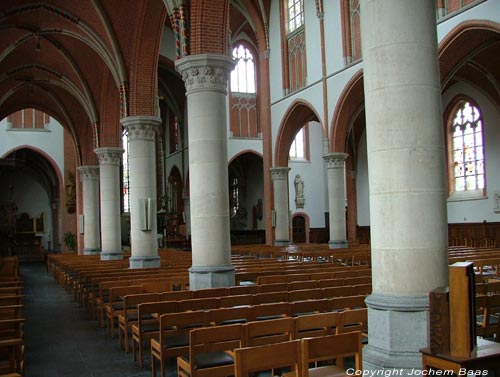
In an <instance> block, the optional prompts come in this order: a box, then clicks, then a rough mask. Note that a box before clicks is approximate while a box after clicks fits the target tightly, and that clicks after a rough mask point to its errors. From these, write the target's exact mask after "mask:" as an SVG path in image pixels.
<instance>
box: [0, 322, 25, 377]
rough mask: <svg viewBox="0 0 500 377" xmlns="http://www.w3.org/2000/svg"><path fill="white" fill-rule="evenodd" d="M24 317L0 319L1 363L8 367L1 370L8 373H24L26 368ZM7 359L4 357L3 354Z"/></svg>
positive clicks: (0, 371)
mask: <svg viewBox="0 0 500 377" xmlns="http://www.w3.org/2000/svg"><path fill="white" fill-rule="evenodd" d="M23 326H24V319H22V318H15V319H3V320H0V355H2V357H1V358H0V364H4V363H5V364H6V367H5V368H3V369H2V370H0V373H3V372H2V371H5V372H7V373H22V371H23V368H24V352H23V351H24V341H23ZM4 354H5V355H6V356H7V359H6V360H5V359H3V355H4Z"/></svg>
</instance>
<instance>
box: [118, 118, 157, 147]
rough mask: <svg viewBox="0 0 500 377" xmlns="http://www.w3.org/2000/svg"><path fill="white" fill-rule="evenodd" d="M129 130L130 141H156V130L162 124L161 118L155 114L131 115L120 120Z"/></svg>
mask: <svg viewBox="0 0 500 377" xmlns="http://www.w3.org/2000/svg"><path fill="white" fill-rule="evenodd" d="M120 123H121V124H122V126H123V128H125V130H126V131H127V137H128V141H129V142H130V141H134V140H149V141H155V136H156V131H157V130H158V129H159V127H160V124H161V118H158V117H155V116H131V117H126V118H122V119H121V120H120Z"/></svg>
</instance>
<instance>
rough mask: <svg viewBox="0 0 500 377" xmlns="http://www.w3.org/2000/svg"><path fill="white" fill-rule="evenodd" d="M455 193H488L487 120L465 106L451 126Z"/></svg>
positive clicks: (475, 108) (464, 103)
mask: <svg viewBox="0 0 500 377" xmlns="http://www.w3.org/2000/svg"><path fill="white" fill-rule="evenodd" d="M451 137H452V145H453V150H452V158H453V171H454V172H453V177H454V187H455V191H470V190H479V189H484V187H485V179H484V176H485V172H484V151H483V120H482V117H481V113H480V112H479V109H478V108H477V107H475V106H474V105H472V104H471V103H469V102H463V103H462V104H461V105H460V107H459V108H458V110H457V112H456V113H455V114H454V117H453V124H452V126H451Z"/></svg>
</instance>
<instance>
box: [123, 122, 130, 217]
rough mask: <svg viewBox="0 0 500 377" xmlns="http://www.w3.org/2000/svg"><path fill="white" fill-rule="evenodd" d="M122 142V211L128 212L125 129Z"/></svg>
mask: <svg viewBox="0 0 500 377" xmlns="http://www.w3.org/2000/svg"><path fill="white" fill-rule="evenodd" d="M122 144H123V150H124V152H123V164H122V167H123V171H122V176H123V181H122V187H123V212H130V190H129V188H130V186H129V175H128V174H129V168H128V137H127V131H125V130H124V131H123V134H122Z"/></svg>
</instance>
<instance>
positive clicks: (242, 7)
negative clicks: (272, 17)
mask: <svg viewBox="0 0 500 377" xmlns="http://www.w3.org/2000/svg"><path fill="white" fill-rule="evenodd" d="M270 9H271V0H231V2H230V13H229V29H230V30H231V38H232V40H231V42H233V41H234V40H236V39H239V38H241V37H242V36H246V37H248V38H249V39H250V41H251V42H252V43H253V44H254V45H255V46H257V47H258V48H259V50H261V51H263V50H266V49H268V48H269V46H268V44H269V36H268V35H267V33H268V26H269V14H270Z"/></svg>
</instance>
